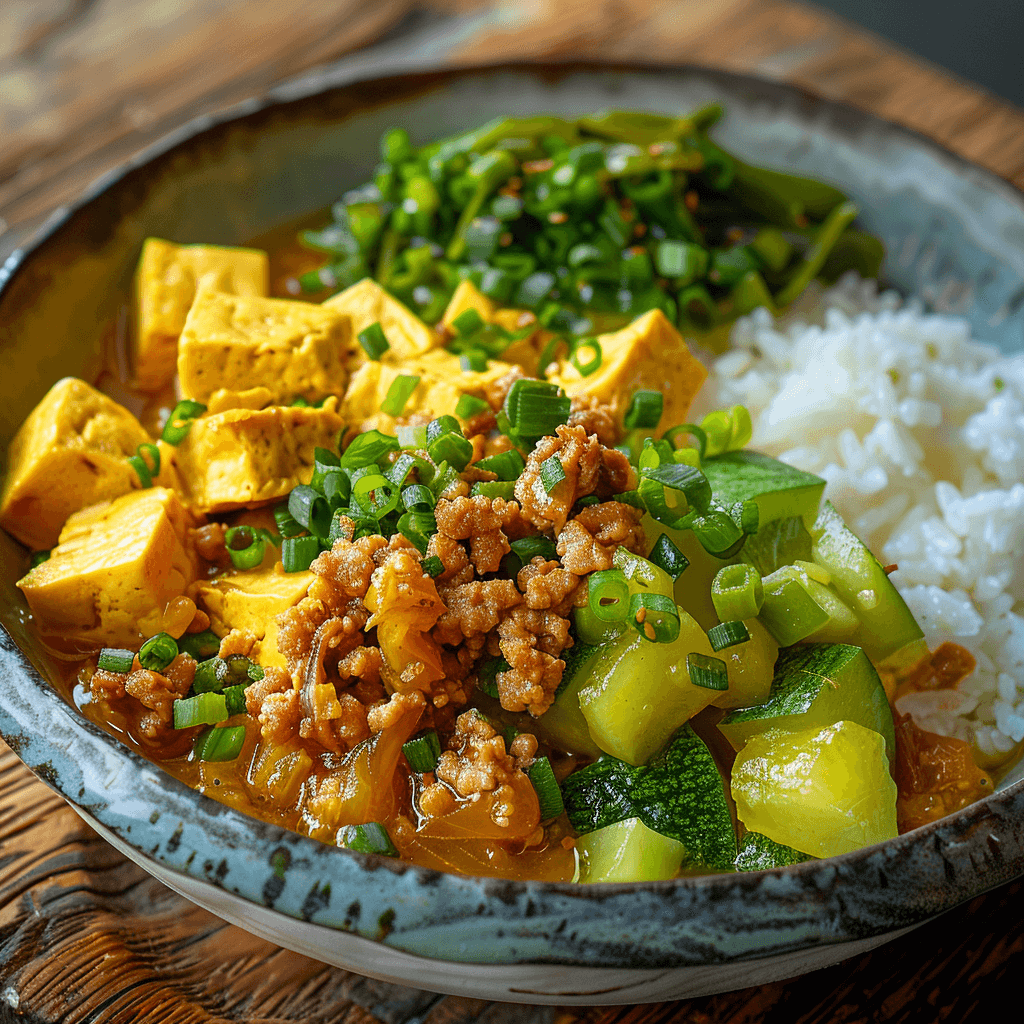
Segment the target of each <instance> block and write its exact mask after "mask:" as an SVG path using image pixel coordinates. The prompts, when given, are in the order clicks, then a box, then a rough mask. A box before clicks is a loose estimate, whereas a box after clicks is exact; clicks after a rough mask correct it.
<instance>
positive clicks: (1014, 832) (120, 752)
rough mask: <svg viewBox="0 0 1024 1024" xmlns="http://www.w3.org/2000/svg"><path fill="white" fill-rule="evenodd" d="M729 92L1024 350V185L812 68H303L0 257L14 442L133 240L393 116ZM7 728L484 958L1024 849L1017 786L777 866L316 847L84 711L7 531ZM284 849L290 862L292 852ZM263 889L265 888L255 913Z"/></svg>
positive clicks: (759, 142)
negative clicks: (195, 783) (882, 113)
mask: <svg viewBox="0 0 1024 1024" xmlns="http://www.w3.org/2000/svg"><path fill="white" fill-rule="evenodd" d="M710 100H720V101H722V102H724V103H725V104H726V108H727V117H726V118H725V120H724V121H723V122H722V124H721V125H720V127H719V129H718V130H717V137H718V138H719V139H720V140H721V141H722V143H723V144H724V145H725V146H727V147H730V148H732V149H734V150H735V151H736V152H737V153H738V154H739V155H741V156H745V157H748V158H750V159H752V160H757V161H758V162H761V163H765V164H769V165H775V166H778V167H783V168H792V169H796V170H799V171H801V172H805V173H808V174H811V175H814V176H817V177H821V178H824V179H826V180H829V181H832V182H834V183H836V184H838V185H839V186H840V187H842V188H844V189H846V190H847V191H848V192H849V193H850V194H851V196H852V197H853V198H854V200H855V201H857V202H858V203H859V204H860V206H861V208H862V210H863V214H862V222H863V224H864V225H865V226H866V227H867V229H868V230H871V231H873V232H876V233H877V234H879V235H880V236H881V237H882V238H883V240H884V241H885V243H886V245H887V249H888V257H887V259H886V263H885V266H884V269H883V273H884V277H885V278H886V280H887V281H888V282H889V283H891V284H893V285H894V286H896V287H897V288H899V289H901V290H902V291H904V292H907V293H916V294H919V295H921V296H922V297H923V298H924V299H926V300H927V301H928V302H929V303H930V305H931V306H932V308H934V309H937V310H942V311H950V312H956V313H959V314H961V315H963V316H965V317H966V318H967V319H969V320H970V322H971V323H972V325H973V327H974V329H975V335H976V336H977V337H979V338H982V339H985V340H989V341H992V342H995V343H996V344H998V345H999V346H1000V347H1001V348H1002V349H1003V350H1004V351H1006V352H1012V351H1018V350H1020V349H1022V348H1024V309H1022V306H1024V284H1022V282H1024V199H1022V196H1021V195H1020V193H1018V192H1016V191H1015V190H1014V189H1012V188H1011V187H1010V186H1008V185H1006V184H1005V183H1003V182H1002V181H1000V180H999V179H997V178H995V177H994V176H993V175H991V174H989V173H987V172H985V171H983V170H981V169H979V168H976V167H974V166H972V165H970V164H968V163H966V162H964V161H962V160H960V159H959V158H957V157H955V156H953V155H952V154H949V153H947V152H945V151H943V150H941V149H940V148H939V147H937V146H935V145H934V144H932V143H930V142H928V141H927V140H924V139H922V138H920V137H918V136H915V135H913V134H912V133H910V132H907V131H905V130H902V129H898V128H895V127H894V126H892V125H889V124H886V123H884V122H881V121H879V120H877V119H875V118H872V117H871V116H869V115H866V114H863V113H860V112H857V111H854V110H852V109H850V108H846V107H843V106H839V105H836V104H832V103H829V102H826V101H823V100H820V99H816V98H812V97H808V96H806V95H804V94H802V93H800V92H798V91H797V90H795V89H792V88H789V87H785V86H781V85H776V84H771V83H766V82H761V81H757V80H754V79H750V78H744V77H741V76H734V75H727V74H721V73H712V72H709V71H704V70H694V69H657V68H644V67H631V68H619V67H597V66H578V65H572V66H568V65H566V66H522V67H505V68H493V69H488V68H483V69H468V70H459V71H445V72H429V73H428V72H423V73H413V74H406V75H400V76H395V77H391V78H380V79H375V80H355V81H352V80H348V78H347V76H346V74H345V73H344V72H338V73H337V74H335V75H334V76H333V77H332V75H331V74H330V73H328V74H320V75H318V76H317V77H316V78H315V79H312V80H308V81H305V82H299V83H297V84H292V85H290V86H289V87H288V89H287V90H283V91H281V92H280V93H278V94H275V95H271V96H270V97H269V98H267V99H266V100H261V101H254V102H252V103H250V104H246V105H243V107H242V108H240V109H237V110H235V111H233V112H231V115H230V117H228V118H224V119H217V120H214V119H206V120H205V121H202V122H197V123H194V124H192V125H190V126H187V127H186V128H185V129H183V130H182V131H180V132H178V133H177V134H176V135H174V136H172V137H170V138H169V139H167V140H164V142H162V143H160V144H159V145H158V146H157V147H154V148H153V149H151V150H149V151H147V152H145V153H143V154H141V155H140V156H139V157H138V158H136V159H135V160H133V161H132V162H131V163H130V164H129V165H127V166H126V167H125V168H122V169H120V170H119V171H118V172H117V173H116V174H114V175H111V176H109V177H108V178H107V179H105V180H104V181H102V182H100V183H98V184H97V185H96V186H94V187H93V188H92V189H91V190H90V191H89V193H88V194H87V195H86V196H85V197H83V199H82V200H81V201H80V202H79V203H77V204H76V205H75V206H74V207H73V208H71V209H70V210H66V211H59V213H58V215H57V216H56V217H55V219H54V220H53V221H52V222H51V223H50V225H48V227H47V228H46V229H45V230H44V232H43V233H42V236H41V237H40V238H39V239H38V240H37V241H36V242H35V243H34V244H33V245H31V246H29V247H28V248H27V249H26V250H25V251H19V252H16V253H15V254H14V255H13V256H12V257H11V258H10V259H9V260H8V261H7V263H6V264H5V266H4V267H3V269H2V270H0V354H2V357H3V360H4V366H5V373H4V375H3V402H2V403H0V445H2V446H3V448H4V449H6V446H7V444H8V442H9V440H10V438H11V436H12V435H13V433H14V431H15V429H16V428H17V426H18V424H19V423H20V422H21V420H22V419H23V418H24V417H25V415H26V414H27V413H28V412H29V410H30V409H31V408H32V407H33V405H34V404H35V403H36V402H37V401H38V400H39V398H40V397H41V396H42V395H43V394H44V393H45V391H46V390H47V388H48V387H49V386H50V385H51V384H52V383H53V382H54V381H55V380H56V379H57V378H59V377H61V376H65V375H68V374H74V375H78V376H83V377H85V378H86V379H90V378H93V377H95V375H96V372H97V370H98V368H99V366H100V362H101V359H102V354H103V352H104V346H105V344H106V339H107V337H108V335H109V332H110V331H111V330H112V329H113V325H115V324H116V323H117V321H118V318H119V316H121V315H122V313H121V311H122V307H123V306H124V305H125V304H126V303H127V301H128V298H129V295H130V282H131V275H132V271H133V268H134V264H135V261H136V259H137V257H138V253H139V248H140V245H141V243H142V240H143V239H144V238H145V237H146V236H148V235H159V236H162V237H165V238H170V239H173V240H175V241H178V242H201V241H202V242H213V243H220V244H227V245H231V244H239V243H242V242H244V241H246V240H247V239H249V238H252V237H253V236H255V235H258V234H262V233H264V232H266V231H268V230H270V229H271V228H273V227H275V226H277V225H279V224H282V223H285V222H287V221H290V220H292V219H293V218H296V217H298V216H300V215H302V214H304V213H306V212H308V211H310V210H312V209H316V208H318V207H322V206H324V205H326V204H327V203H329V202H331V201H332V200H334V199H336V198H337V197H338V195H340V193H341V192H342V191H344V190H345V189H346V188H347V187H350V186H352V185H355V184H357V183H359V182H361V181H364V180H366V179H367V178H368V177H369V175H370V173H371V172H372V169H373V167H374V165H375V163H376V162H377V158H376V153H377V139H378V137H379V135H380V133H381V132H382V130H384V129H386V128H388V127H390V126H392V125H395V124H402V125H405V126H407V127H408V129H409V130H410V133H411V134H412V136H413V139H414V141H416V142H423V141H427V140H429V139H432V138H435V137H437V136H439V135H444V134H449V133H452V132H455V131H458V130H460V129H463V128H469V127H472V126H474V125H476V124H479V123H480V122H482V121H485V120H487V119H489V118H491V117H494V116H497V115H499V114H516V113H525V112H530V111H537V110H546V111H552V112H555V113H580V112H585V111H591V110H595V109H599V108H604V107H630V108H644V109H650V110H658V111H666V112H678V111H685V110H687V109H690V108H693V107H696V106H699V105H701V104H703V103H706V102H708V101H710ZM0 566H2V570H0V622H2V624H3V626H4V629H5V630H6V633H0V732H2V734H3V735H4V737H5V738H6V739H7V740H8V742H9V743H10V744H11V745H12V747H13V748H14V749H15V750H16V751H17V752H18V753H19V754H20V756H21V757H22V759H23V760H24V761H25V762H26V764H28V765H29V767H30V768H32V769H33V770H34V771H35V772H36V773H37V774H39V775H40V776H41V777H43V779H44V780H45V781H47V782H48V783H49V784H50V785H51V786H53V787H54V788H56V789H58V790H59V791H60V792H61V793H62V794H63V795H64V796H65V797H67V798H68V799H69V800H70V801H71V802H72V803H73V804H75V805H76V806H77V807H79V808H80V809H81V810H82V811H83V812H84V813H86V814H87V815H89V816H90V817H91V818H92V819H93V820H95V821H97V822H98V823H100V824H101V825H102V826H103V828H104V829H106V830H108V831H109V832H110V833H111V834H113V835H115V836H117V837H118V838H119V839H120V840H121V841H122V842H123V843H125V844H127V846H129V847H131V848H132V849H134V850H136V851H138V852H139V854H140V855H144V856H145V857H147V858H150V859H151V860H152V861H155V862H157V863H159V864H160V865H161V866H162V867H163V868H165V869H168V870H170V871H171V872H176V873H178V874H179V875H180V876H181V877H182V878H183V879H184V878H188V879H190V880H191V881H192V882H196V883H202V884H208V885H213V886H216V887H218V890H219V892H220V894H221V896H222V897H223V898H224V899H230V900H234V901H235V903H236V905H237V906H238V907H239V908H240V913H241V912H244V908H245V906H246V905H247V904H248V905H252V904H255V905H257V906H259V907H261V908H266V909H268V910H270V911H272V912H274V913H275V914H277V915H279V917H280V919H281V920H282V921H285V920H290V921H292V922H294V925H295V927H296V928H300V927H302V923H307V924H309V925H310V927H315V928H317V929H321V928H327V929H335V930H342V931H345V932H351V933H354V934H356V935H360V936H363V937H365V938H368V939H372V940H376V941H379V942H383V943H385V944H386V945H387V946H389V947H392V948H394V949H396V950H403V951H407V952H411V953H415V954H417V955H419V956H423V957H433V958H437V959H441V960H450V961H457V962H465V963H478V964H521V963H530V962H536V963H540V962H543V963H549V964H550V963H555V964H563V965H566V966H569V967H571V966H586V967H587V968H593V967H603V968H608V969H612V968H661V967H665V968H672V967H683V966H688V965H689V966H693V965H698V966H699V965H709V964H720V963H725V962H735V961H737V960H744V959H749V958H757V957H764V956H767V955H778V954H782V953H787V952H795V951H799V950H805V949H809V948H813V947H820V946H828V945H830V944H836V943H842V942H850V941H860V940H864V939H867V938H870V937H872V936H879V935H883V934H886V933H889V932H892V931H894V930H896V929H899V928H904V927H907V926H909V925H913V924H915V923H917V922H920V921H922V920H925V919H926V918H928V917H930V916H933V915H934V914H937V913H940V912H941V911H943V910H946V909H949V908H950V907H952V906H955V905H956V904H957V903H960V902H962V901H963V900H965V899H969V898H971V897H973V896H975V895H977V894H978V893H979V892H982V891H984V890H985V889H988V888H991V887H992V886H994V885H997V884H999V883H1001V882H1003V881H1006V880H1009V879H1010V878H1013V877H1015V876H1016V875H1018V874H1020V873H1021V872H1024V791H1022V786H1021V785H1019V784H1015V785H1012V786H1009V787H1008V788H1005V789H1004V790H1003V791H1002V792H1000V793H998V794H996V795H994V796H993V797H991V798H989V799H988V800H987V801H984V802H982V803H980V804H978V805H975V806H973V807H971V808H968V809H966V810H965V811H963V812H960V813H959V814H957V815H954V816H952V817H951V818H949V819H946V820H944V821H942V822H938V823H936V824H935V825H932V826H928V827H926V828H924V829H920V830H918V831H916V832H914V833H911V834H909V835H907V836H904V837H900V838H899V839H897V840H894V841H892V842H890V843H886V844H883V845H881V846H878V847H874V848H871V849H868V850H864V851H858V852H857V853H854V854H849V855H847V856H845V857H841V858H836V859H834V860H829V861H822V862H810V863H807V864H804V865H799V866H797V867H795V868H790V869H785V870H781V871H774V872H766V873H756V874H751V875H735V876H733V875H729V876H709V877H704V878H688V879H680V880H677V881H674V882H666V883H651V884H637V885H616V886H608V887H595V888H589V889H588V888H586V887H581V886H574V885H550V884H547V885H545V884H536V883H511V882H503V881H495V880H481V879H473V878H462V877H457V876H452V875H443V874H438V873H436V872H431V871H426V870H422V869H419V868H415V867H412V866H410V865H406V864H396V863H394V862H392V861H388V860H386V859H383V860H382V859H379V858H373V857H364V856H362V855H358V854H352V853H351V852H349V851H343V850H338V849H335V848H333V847H328V846H324V845H321V844H319V843H316V842H313V841H311V840H308V839H305V838H302V837H299V836H297V835H294V834H291V833H288V832H284V831H282V830H280V829H277V828H274V827H272V826H270V825H267V824H264V823H262V822H259V821H255V820H253V819H250V818H248V817H246V816H244V815H242V814H239V813H238V812H235V811H232V810H230V809H228V808H226V807H224V806H222V805H221V804H218V803H216V802H215V801H212V800H209V799H207V798H205V797H202V796H200V795H199V794H197V793H195V792H194V791H192V790H190V789H188V788H187V787H184V786H182V785H181V784H179V783H177V782H176V781H174V780H173V779H171V778H170V777H169V776H167V775H165V774H164V773H163V772H161V771H160V769H159V768H157V767H156V766H155V765H153V764H151V763H150V762H148V761H146V760H144V759H142V758H140V757H138V756H136V755H135V754H133V753H131V752H130V751H128V750H126V749H125V748H124V747H122V746H120V745H119V744H118V743H117V742H116V741H115V740H113V739H112V738H111V737H109V736H108V735H107V734H106V733H104V732H102V731H101V730H99V729H97V728H96V727H94V726H92V725H91V724H90V723H88V722H85V721H83V720H81V719H80V718H78V717H77V716H76V715H74V714H73V713H72V712H71V711H70V710H69V709H68V707H67V706H66V705H65V704H64V703H63V701H62V700H61V699H60V698H59V697H58V696H57V694H56V693H55V692H54V690H53V689H52V687H51V686H50V685H49V684H48V683H47V681H46V680H47V678H48V677H53V676H54V675H55V673H56V667H57V662H56V661H55V655H54V653H53V652H52V651H50V650H48V649H47V648H46V647H45V646H44V645H42V644H41V643H40V642H39V640H38V639H37V638H35V637H34V636H33V635H32V633H31V632H30V629H29V622H28V614H27V609H26V606H25V604H24V601H23V599H22V597H21V594H20V592H19V591H18V590H17V589H16V587H15V586H14V582H15V580H16V579H18V578H19V576H20V575H21V573H22V572H23V571H24V569H25V567H26V566H27V555H26V553H25V552H24V550H23V549H21V548H20V547H19V546H18V545H17V544H16V543H14V542H13V541H12V540H11V538H9V537H8V536H7V535H6V534H0ZM282 864H284V865H285V867H282ZM261 913H262V911H261Z"/></svg>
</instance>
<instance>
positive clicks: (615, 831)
mask: <svg viewBox="0 0 1024 1024" xmlns="http://www.w3.org/2000/svg"><path fill="white" fill-rule="evenodd" d="M576 849H577V850H578V851H579V854H580V881H581V882H656V881H659V880H661V879H665V878H674V877H675V876H676V875H677V874H678V873H679V868H680V867H681V865H682V863H683V858H684V857H685V856H686V847H685V846H683V844H682V843H681V842H679V840H677V839H670V838H669V837H668V836H663V835H659V834H658V833H657V832H654V831H653V830H651V829H649V828H648V827H647V826H646V825H645V824H644V823H643V822H642V821H641V820H640V819H639V818H626V819H625V820H624V821H617V822H615V824H614V825H605V827H604V828H599V829H597V830H596V831H595V832H588V833H587V834H586V835H584V836H580V837H579V839H577V840H576Z"/></svg>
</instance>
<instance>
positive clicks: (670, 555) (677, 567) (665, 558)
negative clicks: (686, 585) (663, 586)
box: [647, 533, 690, 582]
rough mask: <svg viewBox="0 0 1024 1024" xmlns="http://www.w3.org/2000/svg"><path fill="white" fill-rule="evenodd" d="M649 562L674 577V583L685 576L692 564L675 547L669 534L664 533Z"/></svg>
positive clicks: (656, 543)
mask: <svg viewBox="0 0 1024 1024" xmlns="http://www.w3.org/2000/svg"><path fill="white" fill-rule="evenodd" d="M647 560H648V561H649V562H653V563H654V564H655V565H656V566H657V567H658V568H659V569H664V570H665V572H667V573H668V574H669V576H671V577H672V580H673V582H675V580H677V579H679V577H680V576H682V575H683V573H684V572H685V571H686V568H687V566H688V565H689V564H690V560H689V559H688V558H687V557H686V555H684V554H683V553H682V551H680V550H679V548H677V547H676V546H675V544H674V543H673V542H672V538H671V537H669V535H668V534H667V533H663V534H662V535H661V536H660V537H659V538H658V539H657V541H656V542H655V544H654V547H653V548H651V553H650V555H648V557H647Z"/></svg>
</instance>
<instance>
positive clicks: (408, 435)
mask: <svg viewBox="0 0 1024 1024" xmlns="http://www.w3.org/2000/svg"><path fill="white" fill-rule="evenodd" d="M395 433H396V434H397V435H398V445H399V447H400V448H419V449H425V448H426V447H427V428H426V427H425V426H422V425H421V426H415V427H411V426H401V427H396V428H395Z"/></svg>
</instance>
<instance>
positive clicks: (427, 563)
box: [420, 555, 444, 579]
mask: <svg viewBox="0 0 1024 1024" xmlns="http://www.w3.org/2000/svg"><path fill="white" fill-rule="evenodd" d="M420 568H421V569H422V570H423V575H424V576H429V577H430V578H431V579H436V578H437V577H438V576H440V575H441V573H443V572H444V562H442V561H441V559H440V558H438V557H437V555H431V556H430V557H429V558H424V559H423V561H422V562H420Z"/></svg>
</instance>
